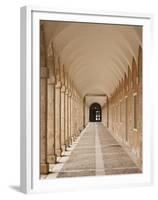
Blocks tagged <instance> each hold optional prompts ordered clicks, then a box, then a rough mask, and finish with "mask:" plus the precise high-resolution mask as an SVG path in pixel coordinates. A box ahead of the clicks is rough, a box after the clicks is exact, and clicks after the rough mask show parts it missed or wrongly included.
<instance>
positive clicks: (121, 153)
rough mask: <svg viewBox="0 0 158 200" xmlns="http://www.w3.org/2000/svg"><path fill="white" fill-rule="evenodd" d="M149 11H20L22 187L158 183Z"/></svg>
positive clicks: (37, 189)
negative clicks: (156, 177) (154, 171)
mask: <svg viewBox="0 0 158 200" xmlns="http://www.w3.org/2000/svg"><path fill="white" fill-rule="evenodd" d="M151 26H152V16H151V15H149V14H130V13H129V14H128V13H115V12H111V13H110V12H103V11H100V12H98V11H93V12H92V11H80V10H77V11H75V10H71V11H67V10H62V9H59V10H56V9H54V10H53V9H50V8H48V9H45V8H35V7H23V8H21V191H22V192H25V193H31V192H47V191H49V192H54V191H60V192H61V191H63V190H66V191H71V190H78V189H87V188H106V187H109V186H111V187H116V186H117V187H118V186H127V185H130V186H134V185H146V184H151V183H152V129H151V104H150V103H149V102H150V91H151V81H152V78H151V77H150V70H151V67H152V66H151V63H152V57H151V41H152V40H151V39H152V38H151V37H152V33H151Z"/></svg>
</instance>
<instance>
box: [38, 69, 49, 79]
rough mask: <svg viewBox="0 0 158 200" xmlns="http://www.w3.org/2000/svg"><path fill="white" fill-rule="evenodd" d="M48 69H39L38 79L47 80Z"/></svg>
mask: <svg viewBox="0 0 158 200" xmlns="http://www.w3.org/2000/svg"><path fill="white" fill-rule="evenodd" d="M48 72H49V71H48V68H47V67H40V78H48Z"/></svg>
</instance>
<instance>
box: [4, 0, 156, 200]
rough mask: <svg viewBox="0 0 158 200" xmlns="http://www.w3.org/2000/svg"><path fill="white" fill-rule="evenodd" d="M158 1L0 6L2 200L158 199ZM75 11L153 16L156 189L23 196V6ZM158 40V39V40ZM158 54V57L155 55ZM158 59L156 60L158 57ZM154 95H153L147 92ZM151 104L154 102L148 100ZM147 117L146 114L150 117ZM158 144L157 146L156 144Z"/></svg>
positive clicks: (7, 0) (9, 1) (36, 1)
mask: <svg viewBox="0 0 158 200" xmlns="http://www.w3.org/2000/svg"><path fill="white" fill-rule="evenodd" d="M156 2H157V1H156V0H108V1H106V0H93V1H92V0H78V1H75V0H65V1H64V0H49V1H48V0H32V1H29V0H28V1H22V0H21V1H20V0H16V1H13V0H3V1H2V0H1V4H0V136H1V137H0V199H12V200H14V199H16V200H18V199H20V200H21V199H41V200H42V199H48V200H49V199H52V198H53V199H56V200H60V199H65V200H67V199H69V200H70V199H98V198H99V199H110V200H111V199H128V200H134V199H143V200H144V199H145V200H146V199H152V200H154V199H157V198H158V173H157V169H158V156H157V152H158V147H157V146H158V142H156V141H158V136H157V135H158V129H157V127H156V124H158V123H157V121H158V118H156V116H157V114H156V112H157V113H158V106H156V102H157V105H158V95H157V94H156V93H158V87H157V86H158V77H157V74H158V62H157V59H158V5H157V3H156ZM24 5H37V6H39V5H43V6H45V7H49V6H50V7H52V8H53V7H55V8H68V9H71V8H72V9H73V8H75V10H76V9H77V8H78V9H85V10H98V11H99V10H105V11H106V10H107V11H121V12H134V13H137V12H138V13H139V12H142V13H151V14H154V26H153V38H154V40H153V44H154V46H153V50H154V51H153V54H154V62H152V61H151V66H149V67H150V68H152V69H151V70H152V73H153V90H152V91H151V93H152V92H154V99H153V100H154V102H155V103H154V114H153V115H154V118H153V119H154V127H153V130H151V131H152V132H153V133H154V144H155V148H154V149H155V155H154V160H155V162H154V168H155V172H154V177H155V180H154V185H153V186H150V187H149V186H148V187H147V186H146V187H135V188H117V189H105V190H100V189H97V190H93V191H92V190H88V191H86V192H85V191H80V193H76V192H73V191H71V192H66V193H60V194H59V193H55V194H34V195H24V194H22V193H20V192H19V179H20V176H19V170H20V6H24ZM156 36H157V38H156ZM156 52H157V53H156ZM156 55H157V58H156ZM149 95H151V94H149ZM149 103H151V102H149ZM146 114H147V113H146ZM156 145H157V146H156Z"/></svg>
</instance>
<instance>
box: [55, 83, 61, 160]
mask: <svg viewBox="0 0 158 200" xmlns="http://www.w3.org/2000/svg"><path fill="white" fill-rule="evenodd" d="M60 89H61V82H60V81H58V82H57V83H56V85H55V155H56V157H59V156H61V98H60Z"/></svg>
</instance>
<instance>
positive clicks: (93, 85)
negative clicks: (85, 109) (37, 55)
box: [44, 21, 142, 105]
mask: <svg viewBox="0 0 158 200" xmlns="http://www.w3.org/2000/svg"><path fill="white" fill-rule="evenodd" d="M44 23H45V26H44V27H45V42H46V47H47V48H49V45H50V43H51V42H53V45H54V48H55V51H56V52H57V54H58V55H59V56H60V61H61V64H64V66H65V71H67V72H68V74H69V76H70V78H71V79H72V81H73V83H74V85H75V86H76V88H77V89H78V91H79V92H80V94H81V95H82V96H84V95H85V94H87V93H90V94H107V95H110V94H111V93H112V92H113V90H114V89H115V87H116V86H117V84H118V81H119V80H120V79H121V78H122V77H123V75H124V73H127V69H128V66H129V67H131V64H132V58H133V57H134V58H135V60H136V62H137V56H138V48H139V46H141V45H142V27H140V26H130V25H112V24H92V23H74V22H53V21H45V22H44ZM96 98H97V97H94V98H93V97H92V98H90V102H92V103H93V102H98V103H100V104H101V105H103V104H104V103H105V102H106V101H105V99H104V98H98V99H96Z"/></svg>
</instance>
